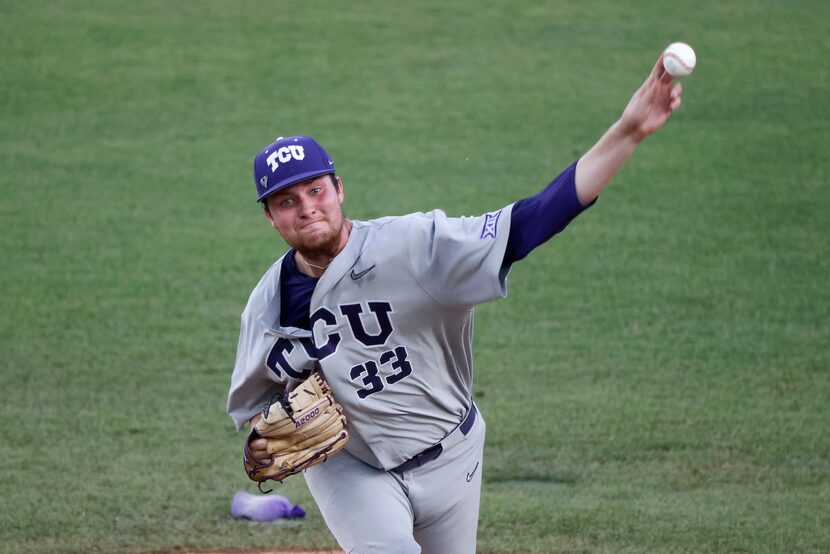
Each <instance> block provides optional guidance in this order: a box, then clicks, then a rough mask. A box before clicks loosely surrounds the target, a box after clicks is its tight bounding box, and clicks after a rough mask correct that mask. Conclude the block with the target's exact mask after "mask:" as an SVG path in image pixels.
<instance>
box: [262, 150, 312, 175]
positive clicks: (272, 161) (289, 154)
mask: <svg viewBox="0 0 830 554" xmlns="http://www.w3.org/2000/svg"><path fill="white" fill-rule="evenodd" d="M303 158H305V150H303V147H302V146H300V145H299V144H290V145H288V146H283V147H281V148H277V149H276V150H274V151H273V152H271V155H270V156H268V157H267V158H266V159H265V161H266V162H268V166H269V167H270V168H271V172H272V173H273V172H274V171H276V170H277V168H278V167H279V166H280V164H279V163H277V161H279V162H281V163H288V162H290V161H291V160H292V159H294V160H297V161H300V160H302V159H303Z"/></svg>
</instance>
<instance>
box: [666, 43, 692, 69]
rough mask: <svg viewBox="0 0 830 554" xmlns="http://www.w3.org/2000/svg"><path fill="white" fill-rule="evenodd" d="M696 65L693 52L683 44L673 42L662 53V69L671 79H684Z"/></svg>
mask: <svg viewBox="0 0 830 554" xmlns="http://www.w3.org/2000/svg"><path fill="white" fill-rule="evenodd" d="M696 63H697V56H695V51H694V50H692V47H691V46H689V45H688V44H686V43H685V42H673V43H671V44H669V45H668V47H667V48H666V49H665V50H664V51H663V67H665V68H666V72H667V73H668V74H669V75H671V76H672V77H685V76H686V75H688V74H689V73H691V72H692V70H693V69H694V68H695V64H696Z"/></svg>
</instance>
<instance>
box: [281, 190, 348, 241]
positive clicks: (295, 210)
mask: <svg viewBox="0 0 830 554" xmlns="http://www.w3.org/2000/svg"><path fill="white" fill-rule="evenodd" d="M337 181H338V186H337V187H336V188H335V186H334V184H333V183H332V178H331V176H330V175H323V176H321V177H316V178H314V179H309V180H308V181H302V182H300V183H297V184H296V185H291V186H290V187H288V188H286V189H283V190H281V191H279V192H276V193H274V194H272V195H271V196H269V197H268V198H266V202H267V203H268V209H267V210H266V211H265V215H266V216H267V217H268V220H269V221H270V222H271V226H272V227H273V228H274V229H276V230H277V231H279V233H280V235H282V238H283V239H284V240H285V242H287V243H288V245H289V246H291V247H292V248H295V249H296V250H298V251H299V252H300V253H301V254H303V255H304V256H305V255H311V256H314V255H328V256H331V257H333V256H334V255H336V254H337V253H338V252H339V251H340V249H341V248H342V247H343V245H344V244H345V242H346V240H345V239H346V238H348V227H347V226H346V225H345V217H344V216H343V209H342V204H343V198H344V197H343V183H342V182H341V181H340V180H339V179H338V180H337Z"/></svg>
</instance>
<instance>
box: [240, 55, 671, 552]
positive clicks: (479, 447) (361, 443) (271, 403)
mask: <svg viewBox="0 0 830 554" xmlns="http://www.w3.org/2000/svg"><path fill="white" fill-rule="evenodd" d="M680 93H681V87H680V85H679V84H676V83H672V78H671V76H670V75H666V74H663V72H662V64H661V60H658V61H657V63H656V64H655V66H654V69H653V70H652V72H651V74H650V75H649V77H648V79H646V81H645V82H644V83H643V85H642V86H641V87H640V89H639V90H637V92H636V93H635V94H634V96H633V97H632V98H631V100H630V101H629V103H628V105H627V107H626V108H625V110H624V111H623V114H622V116H621V117H620V119H619V120H618V121H617V122H615V123H614V124H613V125H612V126H611V127H610V128H609V129H608V131H607V132H606V133H605V134H604V135H603V136H602V137H601V138H600V139H599V141H598V142H597V143H596V144H595V145H594V146H593V147H592V148H591V149H590V150H589V151H588V152H587V153H586V154H585V155H584V156H582V157H581V158H580V159H579V160H578V161H577V162H575V163H574V164H573V165H571V166H570V167H568V168H567V169H566V170H565V171H564V172H562V173H561V174H560V175H559V176H558V177H556V178H555V179H554V180H553V181H552V182H551V183H550V184H549V185H548V186H547V187H545V188H544V189H543V190H541V191H540V192H539V193H538V194H536V195H535V196H533V197H530V198H525V199H522V200H519V201H517V202H515V203H513V204H510V205H508V206H504V207H501V208H498V209H494V210H493V211H491V212H488V213H485V214H482V215H480V216H477V217H448V216H447V215H446V214H445V213H444V212H442V211H440V210H435V211H432V212H429V213H415V214H410V215H406V216H400V217H384V218H381V219H376V220H372V221H356V220H350V219H348V218H347V217H346V216H345V214H344V212H343V209H342V206H343V203H344V200H345V187H344V185H343V182H342V181H341V180H340V179H339V178H338V177H337V176H336V173H335V165H334V161H333V160H332V159H331V158H330V157H329V155H328V153H327V152H326V151H325V150H324V149H323V147H322V146H321V145H320V144H319V143H317V142H316V141H315V140H314V139H312V138H310V137H306V136H291V137H284V138H280V139H278V140H277V141H276V142H274V143H272V144H270V145H268V146H267V147H266V148H264V149H263V150H262V151H260V152H259V153H258V154H257V155H256V157H255V159H254V182H255V185H256V189H257V193H258V198H259V201H260V202H261V203H262V207H263V209H264V213H265V216H266V218H267V219H268V222H269V223H270V224H271V226H272V227H273V228H274V229H275V230H277V231H278V232H279V234H280V235H281V236H282V238H283V239H284V240H285V242H286V243H287V244H288V245H289V246H290V249H289V250H288V252H286V253H285V254H284V255H283V256H282V257H281V258H280V259H278V260H277V261H276V262H275V263H274V264H273V265H272V266H271V267H270V269H268V271H267V272H266V273H265V275H264V276H263V277H262V279H261V280H260V282H259V283H258V284H257V285H256V287H255V288H254V290H253V292H252V293H251V296H250V298H249V300H248V304H247V306H246V307H245V310H244V312H243V314H242V318H241V332H240V335H239V344H238V350H237V357H236V366H235V368H234V372H233V377H232V379H231V387H230V392H229V396H228V413H229V414H230V416H231V417H232V418H233V420H234V422H235V423H236V426H237V428H238V429H241V428H242V427H243V426H245V425H246V424H247V423H251V424H252V429H251V432H250V434H249V435H248V438H247V440H246V441H245V447H244V452H245V456H244V459H245V467H246V470H247V472H248V475H249V476H250V477H251V478H252V479H254V480H256V481H258V482H260V483H262V482H263V481H266V480H269V479H273V480H277V481H281V480H282V479H284V478H286V477H288V476H289V475H292V474H294V473H298V472H301V471H302V472H304V475H305V479H306V481H307V483H308V486H309V489H310V490H311V493H312V495H313V496H314V499H315V501H316V503H317V505H318V507H319V509H320V511H321V512H322V514H323V517H324V518H325V521H326V524H327V525H328V527H329V529H330V530H331V532H332V533H333V534H334V536H335V538H336V539H337V541H338V543H339V544H340V546H341V547H342V548H343V549H344V550H345V551H346V552H350V553H369V552H382V553H396V554H408V553H418V552H427V553H447V554H459V553H462V554H463V553H474V552H475V545H476V529H477V523H478V512H479V496H480V490H481V476H482V472H483V467H482V466H483V460H482V452H483V447H484V435H485V429H486V426H485V423H484V418H483V417H482V414H481V413H480V412H479V410H478V407H477V406H476V405H475V403H474V402H473V399H472V382H473V363H472V360H473V355H472V350H471V344H472V337H473V314H474V309H475V307H476V305H478V304H481V303H482V302H487V301H489V300H494V299H497V298H502V297H504V296H506V294H507V276H508V272H509V271H510V268H511V266H512V265H513V264H514V263H515V262H517V261H519V260H521V259H522V258H524V257H525V256H526V255H527V254H528V253H529V252H531V251H532V250H533V249H534V248H536V247H537V246H539V245H540V244H542V243H543V242H545V241H547V240H548V239H550V238H551V237H552V236H553V235H555V234H556V233H558V232H559V231H561V230H562V229H564V228H565V226H567V225H568V223H569V222H570V221H571V220H573V218H574V217H576V216H577V215H579V214H580V213H581V212H582V211H583V210H585V209H586V207H588V206H590V205H591V204H592V203H593V202H594V201H595V199H596V198H597V196H598V195H599V194H600V192H601V191H602V190H603V189H604V188H605V187H606V185H607V184H608V183H609V182H610V180H611V178H612V177H613V176H614V174H615V173H616V172H617V171H618V170H619V168H620V167H621V166H622V164H623V163H624V162H625V160H626V159H627V158H628V157H629V156H630V155H631V153H632V152H633V150H634V148H635V147H636V146H637V145H638V144H639V143H640V141H642V140H643V139H644V138H645V137H646V136H648V135H650V134H651V133H652V132H654V131H655V130H657V129H658V128H660V127H661V126H662V125H663V123H665V121H666V120H667V118H668V117H669V115H670V114H671V113H672V111H673V110H675V109H676V108H677V107H678V106H679V105H680Z"/></svg>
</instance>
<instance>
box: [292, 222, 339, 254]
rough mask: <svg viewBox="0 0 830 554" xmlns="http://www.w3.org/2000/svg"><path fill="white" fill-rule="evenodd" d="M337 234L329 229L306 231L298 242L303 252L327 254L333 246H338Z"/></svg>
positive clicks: (298, 246)
mask: <svg viewBox="0 0 830 554" xmlns="http://www.w3.org/2000/svg"><path fill="white" fill-rule="evenodd" d="M337 238H338V236H337V233H335V232H334V231H333V230H332V229H329V228H323V227H320V228H313V229H306V232H304V233H302V235H301V237H300V238H299V240H298V241H297V242H298V244H297V245H296V246H297V248H298V249H299V250H300V251H301V252H327V251H328V250H330V248H331V245H332V244H335V245H336V244H337Z"/></svg>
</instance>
